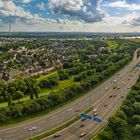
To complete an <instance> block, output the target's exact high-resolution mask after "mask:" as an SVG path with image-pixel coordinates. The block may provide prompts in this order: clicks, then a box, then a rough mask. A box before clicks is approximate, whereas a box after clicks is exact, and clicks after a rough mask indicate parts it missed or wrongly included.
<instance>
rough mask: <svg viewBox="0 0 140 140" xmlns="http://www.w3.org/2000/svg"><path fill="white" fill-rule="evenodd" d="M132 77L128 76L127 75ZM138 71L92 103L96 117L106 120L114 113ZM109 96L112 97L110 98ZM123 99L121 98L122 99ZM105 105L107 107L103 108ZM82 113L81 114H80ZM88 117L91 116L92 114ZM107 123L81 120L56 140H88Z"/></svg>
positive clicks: (46, 139)
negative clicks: (82, 135)
mask: <svg viewBox="0 0 140 140" xmlns="http://www.w3.org/2000/svg"><path fill="white" fill-rule="evenodd" d="M131 74H132V75H133V76H129V75H131ZM139 74H140V71H139V70H138V69H136V70H133V71H132V72H130V73H129V74H128V75H127V76H126V77H125V78H122V80H121V81H120V82H119V83H118V84H117V87H119V88H116V89H113V90H111V91H109V92H108V93H107V94H105V96H103V97H102V98H101V99H100V100H99V101H98V102H96V103H93V106H94V109H97V113H98V115H97V116H98V117H99V118H103V119H105V120H108V118H109V117H110V116H111V115H112V113H114V111H115V110H116V109H118V107H119V106H120V104H121V103H122V101H123V99H124V98H125V96H126V95H127V93H128V91H129V90H130V88H131V86H132V85H133V84H134V83H135V82H136V79H137V78H138V76H139ZM125 83H126V84H125ZM109 95H112V97H111V98H110V97H109ZM114 95H116V97H114ZM122 97H123V98H122ZM105 104H107V106H105ZM81 113H82V112H81ZM89 115H91V116H93V114H92V113H90V114H89ZM83 123H84V124H85V126H84V127H80V125H82V124H83ZM106 123H107V122H106V121H105V122H101V123H97V122H93V121H91V120H85V121H84V122H83V121H82V119H81V120H79V121H77V122H76V123H74V124H73V125H71V126H70V127H68V128H66V129H64V130H62V131H61V132H58V133H57V134H61V135H62V136H60V137H59V138H56V139H57V140H78V139H80V140H88V139H89V138H90V137H91V136H92V135H94V134H96V133H97V132H98V131H99V130H100V129H101V128H102V127H103V126H104V125H105V124H106ZM83 132H84V133H85V134H86V135H85V136H84V137H82V138H81V137H80V134H82V133H83ZM53 139H54V137H53V136H50V137H48V138H44V139H43V140H53Z"/></svg>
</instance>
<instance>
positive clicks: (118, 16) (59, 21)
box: [0, 0, 140, 32]
mask: <svg viewBox="0 0 140 140" xmlns="http://www.w3.org/2000/svg"><path fill="white" fill-rule="evenodd" d="M9 24H11V26H12V31H13V32H140V0H0V32H7V31H8V28H9Z"/></svg>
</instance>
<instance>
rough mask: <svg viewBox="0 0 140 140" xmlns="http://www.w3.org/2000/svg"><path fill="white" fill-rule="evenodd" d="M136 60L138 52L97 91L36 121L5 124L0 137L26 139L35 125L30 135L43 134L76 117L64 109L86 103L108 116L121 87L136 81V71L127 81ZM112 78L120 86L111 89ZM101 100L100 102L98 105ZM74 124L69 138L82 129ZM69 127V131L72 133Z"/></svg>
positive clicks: (137, 60)
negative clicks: (112, 95)
mask: <svg viewBox="0 0 140 140" xmlns="http://www.w3.org/2000/svg"><path fill="white" fill-rule="evenodd" d="M139 61H140V59H137V55H136V52H135V55H134V59H133V61H132V62H131V63H130V64H129V65H127V66H126V67H124V68H123V69H122V70H121V71H120V72H119V75H118V74H115V75H114V76H113V77H112V78H110V79H109V80H107V81H106V82H105V83H104V84H102V85H101V86H99V87H98V88H96V90H95V91H94V92H90V93H89V94H87V95H85V96H83V97H81V98H79V99H77V100H76V101H74V102H72V103H71V104H69V105H66V106H64V107H61V108H59V109H57V110H56V111H54V112H51V113H50V114H48V115H45V116H43V117H41V118H38V119H36V120H31V121H30V122H25V123H22V124H18V125H12V126H9V127H8V128H7V127H5V128H0V139H2V140H19V139H20V140H25V139H27V138H30V136H31V132H30V131H28V129H29V128H30V127H31V126H34V127H37V129H36V130H35V131H33V132H32V135H33V136H34V135H37V134H40V133H43V132H45V131H48V130H50V129H52V128H54V127H56V126H59V125H61V124H63V123H64V122H67V121H69V120H70V119H72V118H74V117H75V115H76V114H75V112H74V111H70V112H68V111H67V110H68V109H69V108H72V110H75V109H76V108H79V107H80V110H81V111H84V110H85V109H87V108H88V107H89V106H91V104H92V105H93V104H94V106H95V107H96V108H98V110H99V116H100V115H102V116H100V117H104V118H106V117H107V116H106V115H104V111H105V110H106V111H105V114H107V115H108V116H110V115H109V112H110V113H111V112H113V110H114V109H115V108H116V106H117V107H118V105H117V104H119V102H120V101H121V100H122V99H121V98H120V97H119V96H120V95H119V94H122V92H123V93H126V92H127V89H126V90H124V89H125V88H127V86H128V83H129V86H131V84H133V82H135V80H136V78H137V76H138V75H139V72H136V73H135V75H134V76H136V77H135V78H134V79H133V77H134V76H132V77H131V80H129V81H128V76H129V72H131V70H132V69H133V68H134V66H135V65H136V64H137V63H138V62H139ZM132 72H134V71H132ZM114 80H115V81H116V82H115V84H116V85H117V84H120V85H119V86H120V89H113V87H114V82H113V81H114ZM133 80H134V81H133ZM125 81H126V83H127V84H126V86H124V85H123V84H122V82H125ZM122 86H123V87H122ZM116 90H117V91H116ZM114 92H116V94H117V96H116V98H111V99H109V101H108V95H109V94H114ZM106 98H107V99H106ZM105 99H106V100H107V103H108V102H110V103H109V105H108V106H107V107H106V108H104V107H103V104H104V102H105V101H104V100H105ZM102 102H103V104H101V103H102ZM112 102H113V103H115V104H114V107H113V108H114V109H112V106H113V104H112ZM109 107H110V108H109ZM102 112H103V113H102ZM77 123H78V122H77ZM77 123H76V125H75V124H74V126H75V127H76V128H75V127H74V128H75V129H71V127H70V128H68V129H66V131H68V136H69V132H70V134H71V135H70V137H72V139H75V138H77V137H78V136H79V133H81V129H77V127H78V128H79V124H77ZM79 123H80V122H79ZM93 124H94V123H93V122H92V123H91V124H89V125H87V126H88V128H89V129H90V130H88V129H86V128H87V126H86V127H84V128H82V129H83V131H84V129H86V130H87V131H86V130H85V131H86V132H91V131H92V130H93ZM91 125H92V127H91ZM96 125H97V124H95V126H96ZM98 127H99V126H98ZM98 129H99V128H98ZM69 130H71V131H72V132H73V133H72V132H71V131H69ZM76 131H77V133H75V132H76ZM64 133H65V132H64ZM66 133H67V132H66ZM87 136H88V135H87ZM66 138H68V137H67V135H66V137H65V134H64V135H62V137H61V139H66ZM49 139H52V137H50V138H49Z"/></svg>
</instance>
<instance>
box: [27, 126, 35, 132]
mask: <svg viewBox="0 0 140 140" xmlns="http://www.w3.org/2000/svg"><path fill="white" fill-rule="evenodd" d="M36 129H37V127H35V126H33V127H30V128H29V129H28V130H29V131H33V130H36Z"/></svg>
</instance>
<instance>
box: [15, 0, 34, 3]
mask: <svg viewBox="0 0 140 140" xmlns="http://www.w3.org/2000/svg"><path fill="white" fill-rule="evenodd" d="M17 1H19V2H22V3H29V2H31V1H32V0H17Z"/></svg>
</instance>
